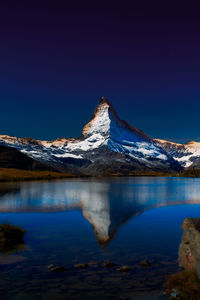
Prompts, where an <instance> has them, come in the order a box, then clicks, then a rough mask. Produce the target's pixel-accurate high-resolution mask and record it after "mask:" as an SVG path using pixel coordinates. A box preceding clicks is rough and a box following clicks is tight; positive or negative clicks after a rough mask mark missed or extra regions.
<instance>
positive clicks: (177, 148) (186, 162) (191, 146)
mask: <svg viewBox="0 0 200 300" xmlns="http://www.w3.org/2000/svg"><path fill="white" fill-rule="evenodd" d="M155 142H156V143H157V144H158V145H159V146H161V147H162V148H163V149H164V150H165V151H166V152H167V153H168V154H169V155H171V156H172V157H173V158H174V159H175V160H177V161H178V162H179V163H180V164H181V166H182V167H184V168H193V167H198V168H200V142H193V141H191V142H189V143H187V144H178V143H172V142H169V141H165V140H160V139H155Z"/></svg>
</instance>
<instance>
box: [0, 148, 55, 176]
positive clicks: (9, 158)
mask: <svg viewBox="0 0 200 300" xmlns="http://www.w3.org/2000/svg"><path fill="white" fill-rule="evenodd" d="M0 168H14V169H21V170H33V171H53V170H54V169H53V168H52V167H51V166H47V165H45V164H43V163H41V162H39V161H36V160H34V159H33V158H31V157H29V156H27V155H25V154H23V153H21V152H19V151H18V150H17V149H15V148H12V147H7V146H0Z"/></svg>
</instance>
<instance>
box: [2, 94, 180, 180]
mask: <svg viewBox="0 0 200 300" xmlns="http://www.w3.org/2000/svg"><path fill="white" fill-rule="evenodd" d="M75 122H76V120H75ZM0 145H4V146H9V147H14V148H16V149H17V150H19V151H20V152H22V153H23V154H26V155H27V156H29V157H31V158H32V159H34V160H36V161H40V162H42V163H44V164H46V165H49V166H51V167H54V168H55V169H57V170H59V171H70V172H72V173H78V174H87V175H113V174H114V175H116V174H126V175H128V174H130V173H132V172H134V171H137V170H140V171H147V172H148V171H151V170H153V171H165V172H175V171H179V170H181V168H182V167H181V165H180V164H179V162H178V161H177V160H175V159H174V158H173V156H172V155H170V154H168V153H167V151H166V150H165V149H163V148H162V147H161V145H159V144H158V143H157V142H155V141H154V140H153V139H151V138H150V137H148V136H147V135H146V134H145V133H144V132H142V131H141V130H139V129H137V128H136V127H134V126H131V125H129V124H128V123H127V122H125V121H122V120H120V118H119V117H118V115H117V112H116V111H115V109H114V107H113V105H112V104H111V103H110V102H109V101H108V100H107V99H106V98H104V97H102V98H101V99H100V102H99V105H98V106H97V108H96V109H95V112H94V114H93V116H92V118H91V120H90V122H89V123H88V124H87V125H86V126H85V127H84V128H83V132H82V135H81V136H80V138H76V139H75V138H69V139H66V138H62V139H57V140H55V141H51V142H50V141H39V140H33V139H30V138H16V137H9V136H5V135H1V136H0Z"/></svg>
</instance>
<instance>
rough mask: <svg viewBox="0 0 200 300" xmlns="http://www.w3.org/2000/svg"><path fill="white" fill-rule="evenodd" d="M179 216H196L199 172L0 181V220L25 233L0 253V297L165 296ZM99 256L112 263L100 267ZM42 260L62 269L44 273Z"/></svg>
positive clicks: (45, 265) (199, 206)
mask: <svg viewBox="0 0 200 300" xmlns="http://www.w3.org/2000/svg"><path fill="white" fill-rule="evenodd" d="M186 217H200V179H199V178H173V177H126V178H104V179H94V178H87V179H69V180H60V181H51V182H23V183H2V184H0V223H3V222H9V223H12V224H14V225H19V226H21V227H22V228H24V229H25V230H26V231H27V232H26V234H25V237H24V242H25V244H24V247H21V248H18V249H16V250H15V251H13V252H11V253H1V254H0V274H1V276H0V298H1V299H6V300H7V299H8V300H29V299H30V300H32V299H34V300H35V299H37V300H40V299H52V300H53V299H56V300H59V299H87V300H90V299H92V300H93V299H95V298H96V297H98V299H103V300H107V299H113V300H114V299H115V300H117V299H121V300H125V299H126V300H128V299H131V300H132V299H140V300H142V299H146V300H147V299H165V297H164V295H163V291H164V288H163V285H164V283H165V279H166V277H167V276H168V275H170V274H173V273H175V272H177V271H178V270H179V269H178V265H177V256H178V247H179V243H180V241H181V236H182V230H181V224H182V222H183V220H184V218H186ZM106 260H109V261H112V262H113V263H115V264H116V266H114V267H110V268H104V267H103V266H102V263H103V262H104V261H106ZM144 260H148V261H149V262H150V267H149V268H143V267H142V266H141V264H140V263H141V261H144ZM77 263H89V267H88V268H86V269H77V268H74V265H75V264H77ZM50 264H55V265H61V266H64V267H69V270H66V271H65V272H61V273H57V272H51V271H50V269H49V268H48V266H49V265H50ZM120 265H128V266H130V267H131V271H130V272H126V273H122V272H120V271H118V270H117V267H118V266H120Z"/></svg>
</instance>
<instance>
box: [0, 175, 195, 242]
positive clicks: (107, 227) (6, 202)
mask: <svg viewBox="0 0 200 300" xmlns="http://www.w3.org/2000/svg"><path fill="white" fill-rule="evenodd" d="M141 179H142V180H141ZM8 186H9V188H10V190H9V189H8ZM186 203H187V204H189V203H191V204H194V203H198V204H199V203H200V185H199V179H193V178H190V179H188V178H187V179H185V178H166V177H165V178H153V179H152V178H146V177H145V178H126V179H124V178H114V179H78V180H74V179H73V180H68V181H66V180H64V181H55V182H28V183H17V184H10V185H7V186H6V193H2V194H1V195H0V212H40V211H41V212H53V211H66V210H76V209H78V210H81V211H82V214H83V216H84V218H85V219H87V220H88V221H89V222H90V224H91V225H92V228H93V230H94V233H95V236H96V238H97V240H98V242H99V244H100V245H105V244H107V243H108V242H109V241H110V240H111V239H112V238H113V236H114V235H115V233H116V232H117V230H118V228H119V227H120V226H121V225H122V224H123V223H125V222H126V221H127V220H128V219H129V218H131V217H133V216H136V215H138V214H140V213H142V212H143V211H144V210H148V209H152V208H156V207H161V206H167V205H177V204H186Z"/></svg>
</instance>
